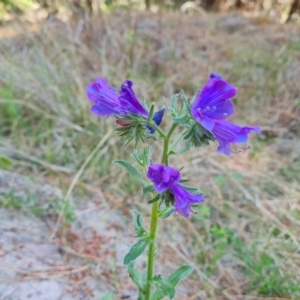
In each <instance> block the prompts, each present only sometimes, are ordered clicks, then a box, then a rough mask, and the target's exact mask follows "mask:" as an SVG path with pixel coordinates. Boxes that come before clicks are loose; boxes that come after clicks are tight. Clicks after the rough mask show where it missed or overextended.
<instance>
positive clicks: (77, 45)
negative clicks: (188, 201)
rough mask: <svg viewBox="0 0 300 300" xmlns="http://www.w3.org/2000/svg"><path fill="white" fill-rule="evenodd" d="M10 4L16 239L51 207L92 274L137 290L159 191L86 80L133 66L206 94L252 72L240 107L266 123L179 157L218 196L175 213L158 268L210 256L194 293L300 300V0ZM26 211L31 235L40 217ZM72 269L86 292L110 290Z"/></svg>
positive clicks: (0, 169) (137, 84)
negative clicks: (211, 82)
mask: <svg viewBox="0 0 300 300" xmlns="http://www.w3.org/2000/svg"><path fill="white" fill-rule="evenodd" d="M0 3H1V5H0V7H1V18H2V22H1V26H0V213H2V217H1V216H0V220H1V221H0V226H2V225H3V224H4V223H5V222H7V224H8V225H7V226H6V229H5V230H6V231H1V235H0V238H1V237H2V236H3V234H2V232H8V231H9V230H10V227H11V225H10V224H11V223H10V222H12V219H13V220H14V221H16V220H18V219H20V220H21V219H22V218H21V217H20V216H23V217H24V216H25V217H26V219H28V218H29V216H35V217H37V218H38V220H40V222H43V223H45V224H47V226H48V227H47V228H48V231H47V230H43V232H42V233H40V235H41V236H47V237H46V241H47V243H49V242H53V243H56V245H59V246H60V247H61V249H63V250H64V255H65V256H67V254H68V255H70V256H71V255H72V258H74V257H76V258H77V260H76V261H75V260H72V264H75V265H76V266H78V267H80V266H82V265H83V264H84V265H87V266H88V268H89V269H88V270H86V271H85V273H82V277H83V278H82V281H84V279H86V281H88V282H90V281H91V280H92V279H93V278H94V279H96V280H97V284H96V285H95V286H96V287H97V288H98V289H102V290H101V292H103V291H107V290H108V289H109V290H110V291H112V292H114V294H115V295H118V297H117V299H121V297H122V296H123V295H126V293H125V292H126V291H128V289H129V288H131V289H134V288H133V287H130V286H129V288H128V280H127V279H128V278H127V277H126V276H127V275H124V272H123V273H122V270H124V269H123V265H122V255H123V254H122V252H119V251H120V249H121V248H122V245H127V244H130V243H131V242H132V240H131V238H132V237H133V235H134V233H133V230H132V226H131V220H130V219H131V217H130V212H129V210H130V209H132V208H136V209H138V210H140V211H142V212H143V214H144V215H145V216H146V222H147V223H148V221H149V219H148V217H147V216H148V212H149V205H148V204H147V199H144V198H142V196H141V190H140V187H139V186H138V184H137V183H136V182H135V181H134V180H133V179H132V178H129V177H128V176H127V175H126V173H125V172H123V171H121V170H119V169H118V168H117V167H116V166H114V165H112V164H111V161H112V160H114V159H125V158H127V157H129V153H131V151H132V149H133V147H132V145H131V146H129V148H126V149H124V148H123V147H122V145H121V144H120V143H119V141H118V140H117V138H116V136H115V134H114V133H113V130H112V129H111V128H113V127H114V126H115V124H114V121H113V120H112V118H109V119H101V118H97V117H96V116H93V115H92V114H91V113H90V111H89V109H90V103H89V101H88V100H87V99H86V95H85V86H86V85H87V84H88V83H89V82H91V80H93V79H94V78H95V77H99V76H103V77H106V78H108V80H109V82H110V83H111V85H112V86H114V87H115V88H119V87H120V85H121V83H122V82H123V80H124V79H126V78H130V79H131V80H133V82H134V89H135V91H136V93H137V95H138V97H141V95H144V96H145V98H146V100H147V102H148V103H151V102H152V101H155V102H156V106H157V107H156V108H157V109H158V108H160V107H161V106H162V105H163V104H164V101H166V102H169V101H170V98H171V97H172V95H174V94H175V93H178V92H179V91H181V90H184V91H185V92H186V94H187V95H188V96H192V95H194V94H195V93H196V92H197V91H198V90H199V89H200V88H201V87H202V86H203V85H204V84H205V82H206V80H207V77H208V76H209V74H210V72H215V73H219V74H221V75H222V76H223V77H224V78H225V79H226V80H228V81H229V82H230V83H232V84H233V85H235V86H237V87H238V90H239V93H238V96H237V97H236V98H235V99H234V103H235V105H236V115H235V116H234V117H233V120H234V121H236V122H237V123H239V124H241V125H244V124H247V125H258V126H261V127H262V133H261V134H260V135H255V136H254V135H253V136H252V137H251V141H250V144H251V145H252V148H251V149H249V150H246V151H244V152H242V153H240V154H237V155H232V156H231V157H229V158H228V157H225V156H224V155H220V154H218V153H217V152H216V146H217V145H216V144H214V145H211V146H210V147H208V148H203V149H193V150H191V151H190V152H188V155H186V154H183V155H178V156H176V160H175V159H173V158H172V156H171V157H170V161H171V164H172V165H174V167H178V168H182V167H184V168H183V170H182V174H183V176H184V177H185V178H188V179H190V181H191V185H198V186H200V187H201V189H202V190H203V192H204V194H205V197H206V204H205V205H202V206H200V207H199V208H198V210H197V212H198V214H196V215H193V216H192V217H191V218H190V219H189V220H185V219H183V218H179V217H178V216H172V217H170V218H168V219H167V220H166V221H165V222H160V226H161V234H162V238H163V239H164V240H165V242H164V243H163V244H161V245H159V247H161V248H162V250H161V251H160V253H162V254H160V256H159V257H158V261H159V263H158V264H157V268H158V269H159V268H161V269H160V270H161V271H162V274H163V272H165V270H167V271H168V272H169V270H174V269H175V268H176V267H177V266H178V265H180V264H183V263H184V262H187V263H193V264H195V272H194V273H193V275H192V276H191V277H190V278H189V279H187V280H186V281H185V282H184V283H183V284H182V285H181V287H180V289H179V294H178V298H177V299H180V300H182V299H184V300H185V299H193V300H198V299H201V300H202V299H204V300H216V299H217V300H224V299H231V300H232V299H233V300H245V299H252V300H253V299H255V300H256V299H265V298H266V299H279V298H280V299H294V300H298V299H300V286H299V282H300V260H299V251H300V238H299V237H300V139H299V136H300V85H299V78H300V26H299V1H284V0H280V1H279V0H278V1H277V0H274V1H267V0H258V1H254V0H241V1H234V0H232V1H230V0H226V1H225V0H215V1H208V0H207V1H201V2H200V1H199V2H197V1H196V2H186V1H172V0H168V1H165V2H162V1H158V0H152V1H151V2H145V1H125V0H116V1H114V0H111V1H106V2H105V1H102V2H101V1H96V0H91V1H83V0H82V1H79V0H78V1H75V0H74V1H71V0H70V1H63V0H56V1H50V0H47V1H46V0H45V1H33V0H6V1H3V0H2V1H1V2H0ZM297 7H298V8H297ZM147 8H149V11H147V10H146V9H147ZM297 9H298V10H297ZM288 20H289V22H287V21H288ZM169 125H170V124H169V123H168V117H165V118H164V120H163V123H162V128H164V129H166V128H168V126H169ZM178 133H179V132H178ZM156 151H157V152H159V151H161V149H160V147H159V146H158V147H157V148H156ZM12 211H13V213H15V218H8V220H7V221H3V220H4V218H3V216H6V215H9V214H10V213H11V212H12ZM22 220H23V219H22ZM29 220H30V222H29V224H31V222H33V221H32V219H29ZM35 222H36V219H35ZM15 226H16V227H17V225H15ZM18 226H19V227H20V230H19V231H14V232H15V234H16V235H17V236H22V232H23V231H25V230H26V229H28V228H30V226H27V227H26V228H24V227H25V226H23V224H19V225H18ZM113 230H115V236H114V238H115V243H116V244H114V245H111V244H109V242H108V240H107V236H106V234H107V232H109V233H111V232H112V231H113ZM91 231H92V232H93V234H92V235H91ZM187 232H188V233H189V234H187ZM37 235H38V234H37ZM49 237H51V238H49ZM41 240H42V239H41ZM42 241H43V242H44V243H45V240H42ZM9 242H10V239H7V241H6V243H9ZM105 245H108V246H107V248H109V249H107V248H105ZM4 246H5V243H4V242H1V247H2V248H1V250H2V251H3V247H4ZM12 248H13V247H12V246H9V248H8V252H10V251H11V249H12ZM18 249H19V248H18ZM112 249H115V250H114V251H115V252H113V251H112ZM126 250H127V248H126ZM109 251H111V252H109ZM1 253H3V252H1ZM115 253H118V254H115ZM99 257H100V258H101V259H102V261H101V262H99ZM2 258H3V256H0V259H2ZM69 258H70V257H69V256H68V259H69ZM68 263H69V261H68V260H66V261H64V264H68ZM0 264H1V262H0ZM161 266H164V267H163V268H162V267H161ZM1 267H2V264H1ZM13 267H15V266H13ZM47 267H49V266H47ZM23 271H24V270H23ZM26 271H27V270H25V271H24V272H26ZM1 272H2V268H0V275H1ZM24 272H23V273H24ZM35 275H36V274H35ZM30 276H33V275H32V274H31V275H30ZM61 276H62V277H63V276H65V273H64V274H62V275H61ZM66 278H67V280H68V281H69V282H70V281H72V280H73V279H74V278H73V279H72V278H70V277H66ZM126 278H127V279H126ZM87 279H88V280H87ZM72 282H73V283H74V286H73V288H74V289H75V290H77V291H78V293H79V294H80V295H82V298H81V299H94V298H93V297H91V296H89V294H88V293H87V292H85V291H84V289H81V287H82V285H81V283H78V280H77V281H76V280H75V279H74V280H73V281H72ZM80 282H81V281H80ZM0 283H1V281H0ZM126 284H127V285H126ZM94 290H95V288H94ZM230 295H231V296H230ZM245 295H247V297H246V296H245ZM1 296H2V294H1V287H0V298H1V299H2V298H3V297H1ZM14 299H18V298H17V297H15V298H14ZM73 299H76V298H73ZM131 299H135V298H134V297H132V298H131Z"/></svg>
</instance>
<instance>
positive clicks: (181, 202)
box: [171, 184, 204, 218]
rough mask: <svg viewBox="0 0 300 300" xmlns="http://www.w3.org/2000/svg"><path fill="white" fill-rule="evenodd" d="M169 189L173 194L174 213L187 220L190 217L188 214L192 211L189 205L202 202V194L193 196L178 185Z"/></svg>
mask: <svg viewBox="0 0 300 300" xmlns="http://www.w3.org/2000/svg"><path fill="white" fill-rule="evenodd" d="M171 189H172V192H173V194H174V201H175V202H174V209H175V212H178V213H179V214H181V215H182V216H184V217H185V218H188V217H189V216H190V213H191V212H192V211H193V210H192V208H191V204H197V203H202V202H204V198H203V195H202V194H196V195H193V194H191V193H190V192H188V191H187V190H186V189H185V188H184V187H183V186H181V185H180V184H176V185H174V186H173V187H172V188H171Z"/></svg>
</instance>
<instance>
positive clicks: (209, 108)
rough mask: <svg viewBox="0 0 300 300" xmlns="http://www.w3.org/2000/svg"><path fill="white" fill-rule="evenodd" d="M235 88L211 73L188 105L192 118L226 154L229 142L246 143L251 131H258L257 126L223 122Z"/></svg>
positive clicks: (230, 105)
mask: <svg viewBox="0 0 300 300" xmlns="http://www.w3.org/2000/svg"><path fill="white" fill-rule="evenodd" d="M236 94H237V89H236V88H235V87H234V86H232V85H230V84H229V83H228V82H226V81H225V80H223V79H222V78H221V76H219V75H216V74H211V75H210V78H209V79H208V81H207V83H206V85H205V86H204V88H203V89H202V91H201V92H200V93H199V94H198V95H197V97H196V100H195V101H194V103H193V104H192V105H191V115H192V117H193V118H194V119H195V120H196V121H197V122H198V123H200V124H201V125H202V126H203V127H204V128H205V129H207V130H208V131H211V132H212V133H213V135H214V136H215V138H216V139H217V141H218V142H219V147H218V151H219V152H221V153H224V154H226V155H230V153H231V152H233V151H232V150H231V149H230V145H231V144H236V143H246V142H247V140H248V135H249V133H251V132H256V133H260V128H259V127H257V126H255V127H250V126H245V127H242V126H239V125H237V124H234V123H231V122H228V121H226V119H227V118H229V117H230V116H232V115H233V114H234V105H233V103H232V102H231V98H233V97H235V96H236Z"/></svg>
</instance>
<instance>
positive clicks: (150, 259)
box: [146, 202, 158, 300]
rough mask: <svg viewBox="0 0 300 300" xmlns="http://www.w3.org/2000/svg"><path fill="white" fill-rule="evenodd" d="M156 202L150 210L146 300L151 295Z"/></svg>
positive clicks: (156, 216) (148, 299)
mask: <svg viewBox="0 0 300 300" xmlns="http://www.w3.org/2000/svg"><path fill="white" fill-rule="evenodd" d="M157 211H158V202H155V203H153V205H152V212H151V225H150V238H151V239H152V243H151V244H150V246H149V253H148V272H147V286H146V300H150V296H151V279H152V277H153V266H154V256H155V236H156V227H157V219H158V214H157Z"/></svg>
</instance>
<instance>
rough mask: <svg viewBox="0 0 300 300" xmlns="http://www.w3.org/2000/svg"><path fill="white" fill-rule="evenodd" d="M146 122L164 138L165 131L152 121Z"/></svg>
mask: <svg viewBox="0 0 300 300" xmlns="http://www.w3.org/2000/svg"><path fill="white" fill-rule="evenodd" d="M146 124H148V125H149V126H151V127H153V128H154V129H155V131H157V132H158V134H159V135H160V136H161V137H162V138H166V135H165V133H164V132H163V131H162V130H161V129H160V128H159V127H158V126H157V125H156V124H155V123H154V122H152V121H149V122H147V123H146Z"/></svg>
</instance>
